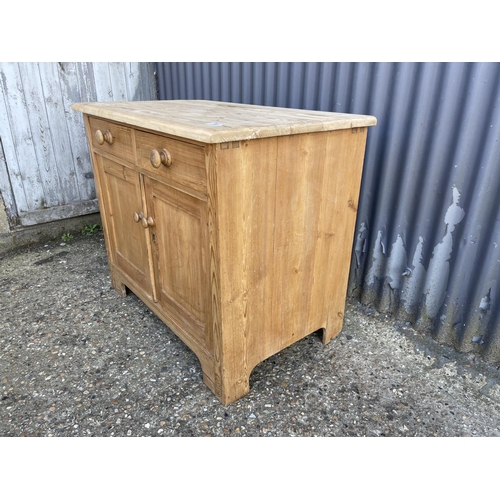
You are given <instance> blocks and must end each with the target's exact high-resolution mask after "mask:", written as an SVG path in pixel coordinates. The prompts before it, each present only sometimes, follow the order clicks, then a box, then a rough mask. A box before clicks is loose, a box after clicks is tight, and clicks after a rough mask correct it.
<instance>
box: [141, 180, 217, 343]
mask: <svg viewBox="0 0 500 500" xmlns="http://www.w3.org/2000/svg"><path fill="white" fill-rule="evenodd" d="M145 188H146V199H147V203H148V216H152V218H153V220H154V226H153V234H152V240H153V243H154V244H153V248H154V252H153V253H154V263H155V276H156V279H157V289H156V294H157V297H158V301H159V302H160V303H161V306H162V308H163V309H164V310H165V312H166V313H167V314H168V316H169V317H170V318H171V319H172V320H173V321H174V322H175V323H176V324H177V325H178V326H179V327H180V328H181V330H182V332H181V333H184V334H187V335H189V336H190V337H191V338H192V339H193V340H195V341H196V342H197V343H199V344H201V345H202V346H204V347H205V348H208V349H210V345H209V344H210V342H209V339H207V338H206V335H205V322H206V316H207V293H208V289H207V272H206V255H205V248H206V241H207V222H206V203H205V202H203V201H201V200H199V199H197V198H194V197H192V196H189V195H187V194H185V193H183V192H181V191H178V190H176V189H173V188H171V187H170V186H167V185H165V184H163V183H161V182H159V181H156V180H154V179H151V178H145ZM176 333H179V332H176Z"/></svg>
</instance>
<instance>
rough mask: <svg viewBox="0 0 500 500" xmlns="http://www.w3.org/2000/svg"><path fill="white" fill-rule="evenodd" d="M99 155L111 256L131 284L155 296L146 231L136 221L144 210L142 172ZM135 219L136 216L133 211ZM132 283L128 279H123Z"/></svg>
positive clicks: (98, 160) (139, 222)
mask: <svg viewBox="0 0 500 500" xmlns="http://www.w3.org/2000/svg"><path fill="white" fill-rule="evenodd" d="M96 156H97V164H98V165H99V177H100V182H101V189H102V190H103V191H104V193H103V196H102V197H101V200H100V201H101V204H102V203H104V206H101V211H102V212H104V214H103V215H104V217H105V218H106V226H107V231H108V240H109V242H108V243H109V247H110V258H111V261H112V264H113V265H115V266H116V267H117V268H118V269H119V270H120V271H121V272H122V273H123V274H125V275H126V276H127V277H128V279H129V280H130V283H131V285H132V288H134V285H135V288H136V289H140V291H142V292H144V293H145V294H146V295H147V296H148V297H149V298H152V284H151V269H150V258H149V255H148V243H147V236H148V235H147V231H149V230H148V229H145V228H144V227H143V226H142V224H141V222H142V221H141V219H139V220H138V222H136V219H137V218H138V217H137V215H139V214H143V203H142V195H141V178H140V174H139V173H138V172H136V171H134V170H132V169H131V168H128V167H126V166H124V165H120V164H119V163H116V162H114V161H111V160H109V159H107V158H104V157H102V156H99V155H96ZM135 214H137V215H136V219H134V215H135ZM124 284H125V285H127V286H128V285H129V283H124Z"/></svg>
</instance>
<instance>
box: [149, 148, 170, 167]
mask: <svg viewBox="0 0 500 500" xmlns="http://www.w3.org/2000/svg"><path fill="white" fill-rule="evenodd" d="M149 161H150V162H151V165H153V167H154V168H160V166H161V165H165V167H170V165H172V155H171V154H170V152H169V151H168V150H167V149H162V150H161V151H158V150H157V149H152V150H151V153H149Z"/></svg>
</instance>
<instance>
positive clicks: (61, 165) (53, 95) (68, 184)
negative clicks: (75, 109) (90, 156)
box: [38, 63, 82, 205]
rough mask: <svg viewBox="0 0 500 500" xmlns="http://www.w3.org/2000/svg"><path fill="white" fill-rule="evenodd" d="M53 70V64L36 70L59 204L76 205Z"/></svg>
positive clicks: (62, 109) (65, 127)
mask: <svg viewBox="0 0 500 500" xmlns="http://www.w3.org/2000/svg"><path fill="white" fill-rule="evenodd" d="M57 66H58V64H54V63H40V64H39V66H38V67H39V70H40V78H41V82H42V88H43V94H44V96H45V110H46V113H47V119H48V121H49V123H50V133H51V137H52V145H53V147H54V151H55V160H56V165H57V172H58V176H59V180H60V184H61V190H62V196H63V197H64V198H63V200H62V202H61V204H62V205H63V204H65V203H74V202H76V201H79V200H81V199H82V197H81V195H80V189H79V185H78V179H77V176H76V172H75V169H74V166H73V164H74V162H73V151H72V148H71V140H70V134H69V130H68V125H67V121H66V119H67V116H66V110H65V107H64V100H63V93H62V89H61V81H60V79H59V70H58V68H57Z"/></svg>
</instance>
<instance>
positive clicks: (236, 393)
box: [202, 366, 250, 406]
mask: <svg viewBox="0 0 500 500" xmlns="http://www.w3.org/2000/svg"><path fill="white" fill-rule="evenodd" d="M202 370H203V366H202ZM203 382H204V384H205V385H206V386H207V387H208V388H209V389H210V390H211V391H212V392H213V393H214V394H215V395H216V396H217V399H218V400H219V401H220V402H221V403H222V404H223V405H224V406H228V405H230V404H231V403H234V402H235V401H236V400H238V399H240V398H241V397H242V396H244V395H245V394H247V393H248V392H249V391H250V375H249V376H248V377H246V378H244V379H240V380H228V377H226V382H225V383H221V382H220V381H217V382H216V381H214V380H212V379H211V378H210V377H209V376H208V375H207V373H206V372H205V371H203Z"/></svg>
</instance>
